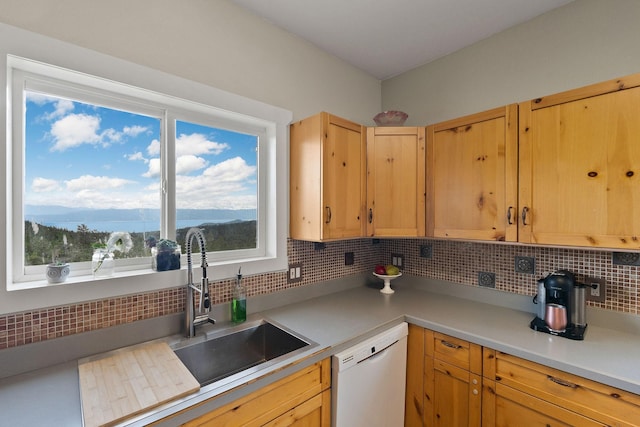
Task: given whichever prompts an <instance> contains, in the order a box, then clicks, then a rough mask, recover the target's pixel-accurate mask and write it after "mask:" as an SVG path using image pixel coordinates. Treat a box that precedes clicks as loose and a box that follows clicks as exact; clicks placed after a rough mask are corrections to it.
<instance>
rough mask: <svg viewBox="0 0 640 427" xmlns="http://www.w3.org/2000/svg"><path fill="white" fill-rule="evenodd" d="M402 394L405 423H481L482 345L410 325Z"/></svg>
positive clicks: (447, 426) (446, 426)
mask: <svg viewBox="0 0 640 427" xmlns="http://www.w3.org/2000/svg"><path fill="white" fill-rule="evenodd" d="M420 347H422V348H420ZM414 351H415V352H414ZM405 396H406V401H405V426H410V427H413V426H439V427H462V426H470V427H471V426H473V427H480V422H481V410H482V347H480V346H479V345H477V344H473V343H469V342H467V341H464V340H460V339H457V338H454V337H451V336H448V335H444V334H440V333H438V332H433V331H431V330H428V329H422V328H420V327H417V326H415V325H410V326H409V339H408V359H407V390H406V394H405Z"/></svg>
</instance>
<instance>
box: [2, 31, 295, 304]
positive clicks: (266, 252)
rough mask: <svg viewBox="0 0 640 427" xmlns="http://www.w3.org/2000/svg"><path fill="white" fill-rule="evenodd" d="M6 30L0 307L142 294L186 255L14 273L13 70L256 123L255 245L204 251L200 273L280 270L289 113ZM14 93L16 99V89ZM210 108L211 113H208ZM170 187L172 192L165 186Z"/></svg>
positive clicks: (188, 113)
mask: <svg viewBox="0 0 640 427" xmlns="http://www.w3.org/2000/svg"><path fill="white" fill-rule="evenodd" d="M9 33H16V34H13V35H12V36H10V37H9V38H3V42H0V60H1V61H2V62H4V64H2V66H1V67H0V79H2V80H4V81H5V82H6V83H7V84H6V85H5V88H6V89H3V90H6V93H5V97H4V99H6V100H7V103H6V104H5V105H2V109H3V110H4V111H0V120H2V121H4V123H2V125H4V126H3V128H4V129H6V132H5V134H6V138H7V139H6V140H5V147H6V150H1V151H2V153H1V154H0V155H1V156H2V161H3V162H4V164H5V165H6V171H7V172H6V174H5V175H4V176H3V177H2V178H1V179H3V180H4V185H3V186H1V188H2V190H3V191H2V194H1V195H0V200H1V201H2V203H4V206H3V208H4V209H3V211H4V212H5V214H6V227H5V228H4V229H3V230H0V234H2V236H0V238H1V237H4V240H5V241H6V245H5V247H4V248H3V250H5V251H6V252H5V256H4V257H0V274H2V275H3V277H5V278H6V286H4V287H1V286H0V314H1V313H8V312H16V311H22V310H27V309H33V308H41V307H47V306H52V305H63V304H70V303H75V302H81V301H87V300H93V299H100V298H108V297H114V296H119V295H125V294H132V293H143V292H148V291H153V290H159V289H166V288H171V287H176V286H180V285H182V284H184V283H186V272H185V268H184V266H185V264H186V263H183V268H182V270H175V271H168V272H153V271H151V270H150V268H149V269H141V270H127V267H123V268H122V269H121V270H122V271H117V272H116V274H115V276H114V277H113V278H109V279H100V280H97V279H96V280H94V279H93V278H92V277H91V276H75V277H71V278H69V279H68V280H67V282H65V283H63V284H60V285H48V284H47V283H46V281H44V280H43V279H40V280H37V281H30V280H26V279H29V278H28V277H24V276H22V275H21V274H16V269H17V268H18V265H17V264H16V262H15V259H14V258H15V256H14V254H18V256H19V257H20V258H22V257H23V255H22V254H23V253H24V249H23V248H22V240H20V241H19V242H17V239H16V238H14V233H16V231H17V228H18V225H19V228H20V230H21V231H20V233H23V229H24V225H23V222H22V212H21V211H20V209H21V206H22V204H21V203H19V206H16V203H14V201H13V200H12V194H13V190H14V186H15V183H16V181H17V180H18V179H20V180H22V179H23V178H22V176H20V177H18V176H16V175H15V174H13V171H14V170H15V171H16V172H19V171H21V170H22V169H21V167H23V166H19V167H18V168H14V167H13V164H15V163H14V161H15V158H14V157H15V156H14V154H15V153H14V152H13V151H12V144H11V143H10V142H11V141H12V138H13V137H14V136H15V134H16V132H17V131H16V129H15V128H14V127H13V126H15V125H16V123H17V122H19V121H20V120H18V121H15V120H12V118H15V114H16V113H15V111H16V110H15V109H14V110H13V111H12V108H11V107H12V106H13V105H14V104H15V103H16V102H17V99H16V98H15V97H16V96H18V95H17V94H16V91H17V90H18V89H17V88H15V87H13V86H11V85H13V84H14V83H15V80H16V79H14V77H15V75H14V74H20V73H22V74H20V75H18V77H19V78H18V80H20V79H22V77H24V76H26V77H27V78H32V79H33V81H34V82H35V81H37V80H38V79H37V76H44V77H45V78H44V79H43V82H44V84H45V85H46V84H51V85H55V84H58V83H60V82H62V84H63V85H64V86H65V87H67V85H68V87H69V88H70V90H82V88H83V86H84V87H89V88H92V89H97V90H98V92H99V91H104V92H103V93H113V94H114V95H117V96H116V98H120V99H121V100H124V101H130V102H135V101H136V100H137V99H141V98H142V99H144V100H145V101H146V102H148V103H149V105H150V106H152V107H153V108H159V109H162V108H163V106H164V105H166V102H167V99H170V100H171V104H172V107H171V109H170V111H171V112H170V113H169V114H167V116H166V117H167V118H168V120H167V121H166V122H165V123H170V122H171V120H172V119H173V118H178V119H179V120H185V121H193V122H196V123H201V124H205V125H212V126H218V127H223V128H230V127H229V126H228V124H229V123H231V124H233V126H232V127H231V129H232V130H236V129H238V127H237V126H245V129H247V130H248V131H249V132H251V133H255V132H256V130H259V131H261V132H262V133H261V136H260V144H261V149H260V151H259V153H260V154H259V156H260V157H259V160H258V164H259V165H261V166H262V168H261V169H263V170H261V171H259V172H258V173H260V174H261V175H260V179H259V182H260V184H261V187H260V189H259V190H258V197H259V203H262V204H261V205H259V206H261V208H259V209H258V212H259V215H260V217H259V218H258V230H259V233H262V234H259V236H258V248H257V249H256V251H253V253H251V251H249V252H246V251H244V252H243V253H242V254H240V253H238V252H236V251H231V252H235V256H238V255H242V256H244V258H242V259H237V258H235V256H234V254H232V257H233V258H232V257H229V253H225V254H222V253H220V254H216V253H212V254H209V269H208V276H209V278H210V279H211V280H219V279H224V278H230V277H234V275H235V274H236V273H237V271H238V267H239V266H242V271H243V273H245V274H258V273H265V272H272V271H285V270H286V269H287V242H286V240H287V239H286V237H287V223H288V210H287V190H288V185H287V179H288V174H287V169H288V156H287V145H288V144H287V138H288V124H289V123H290V122H291V120H292V114H291V112H290V111H286V110H283V109H281V108H278V107H274V106H270V105H267V104H264V103H261V102H258V101H255V100H251V99H247V98H244V97H241V96H237V95H234V94H230V93H228V92H224V91H221V90H218V89H215V88H212V87H210V86H206V85H202V84H199V83H196V82H193V81H189V80H186V79H182V78H179V77H176V76H173V75H168V74H166V73H163V72H160V71H157V70H153V69H149V68H146V67H142V66H139V65H137V64H133V63H130V62H127V61H122V60H119V59H116V58H112V57H109V56H107V55H103V54H99V53H96V52H92V51H88V50H86V49H82V48H79V47H77V46H73V45H69V44H67V43H63V42H59V41H57V40H53V39H50V38H47V37H44V36H40V35H37V34H34V33H30V32H25V31H23V30H18V29H13V28H12V27H7V26H4V25H2V24H0V34H2V35H7V34H9ZM5 41H6V42H5ZM27 58H28V59H27ZM71 70H73V71H71ZM20 92H21V93H20V95H19V97H20V103H22V98H21V97H22V88H20ZM20 108H21V109H22V106H21V107H20ZM212 112H215V114H213V115H212ZM199 115H200V116H199ZM212 117H215V118H214V119H212ZM194 118H195V119H196V120H194ZM200 119H202V120H200ZM19 126H21V124H19ZM165 127H166V125H165ZM20 137H21V131H20ZM263 139H264V141H263ZM18 158H20V157H19V156H18ZM266 165H268V166H266ZM265 169H266V170H265ZM20 182H21V181H20ZM168 187H171V185H168ZM171 191H175V188H173V189H172V190H171ZM169 199H171V197H170V198H169ZM173 200H175V198H173ZM19 201H20V202H21V199H20V200H19ZM174 208H175V206H174ZM168 212H173V213H174V214H175V210H172V209H168ZM15 218H18V220H17V221H16V220H14V219H15ZM171 221H173V225H171V224H170V222H171ZM163 222H165V223H166V224H164V225H165V226H168V227H169V229H173V230H174V231H175V217H174V218H171V217H169V218H165V219H164V220H163ZM17 223H20V224H17ZM18 236H21V234H20V235H18ZM178 243H181V244H182V243H183V242H178ZM21 265H22V261H21V259H20V266H21ZM2 270H4V271H2ZM198 270H199V269H198V268H194V275H195V277H194V280H198V279H199V277H198V275H199V271H198Z"/></svg>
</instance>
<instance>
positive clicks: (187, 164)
mask: <svg viewBox="0 0 640 427" xmlns="http://www.w3.org/2000/svg"><path fill="white" fill-rule="evenodd" d="M207 165H208V162H207V161H206V160H205V159H203V158H202V157H197V156H193V155H186V156H180V157H178V159H177V160H176V173H177V174H178V175H185V174H188V173H189V172H193V171H197V170H200V169H202V168H205V167H206V166H207Z"/></svg>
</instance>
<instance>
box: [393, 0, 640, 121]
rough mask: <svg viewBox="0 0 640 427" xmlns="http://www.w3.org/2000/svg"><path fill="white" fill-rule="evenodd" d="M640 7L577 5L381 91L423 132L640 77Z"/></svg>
mask: <svg viewBox="0 0 640 427" xmlns="http://www.w3.org/2000/svg"><path fill="white" fill-rule="evenodd" d="M639 41H640V1H638V0H606V1H605V0H575V1H574V2H572V3H569V4H568V5H566V6H564V7H561V8H559V9H556V10H553V11H551V12H549V13H546V14H544V15H541V16H539V17H537V18H535V19H533V20H531V21H529V22H526V23H524V24H522V25H519V26H516V27H513V28H511V29H509V30H506V31H503V32H501V33H499V34H496V35H494V36H492V37H490V38H488V39H485V40H483V41H481V42H479V43H476V44H475V45H472V46H470V47H468V48H465V49H462V50H460V51H458V52H455V53H453V54H451V55H448V56H446V57H443V58H441V59H439V60H437V61H434V62H432V63H430V64H427V65H424V66H422V67H419V68H417V69H414V70H412V71H410V72H407V73H405V74H402V75H400V76H398V77H395V78H392V79H389V80H386V81H384V82H383V83H382V100H383V104H382V105H383V109H384V110H390V109H400V110H402V111H405V112H407V113H408V114H409V119H408V121H407V123H406V124H407V125H412V126H415V125H425V124H432V123H437V122H440V121H443V120H447V119H451V118H455V117H460V116H463V115H466V114H471V113H476V112H480V111H484V110H487V109H489V108H493V107H497V106H501V105H505V104H509V103H512V102H519V101H525V100H529V99H533V98H537V97H540V96H544V95H549V94H553V93H556V92H560V91H563V90H568V89H573V88H577V87H581V86H584V85H587V84H590V83H596V82H600V81H603V80H608V79H612V78H616V77H621V76H625V75H628V74H633V73H637V72H640V44H639Z"/></svg>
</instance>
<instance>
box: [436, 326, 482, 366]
mask: <svg viewBox="0 0 640 427" xmlns="http://www.w3.org/2000/svg"><path fill="white" fill-rule="evenodd" d="M433 356H434V358H435V359H437V360H442V361H444V362H447V363H449V364H451V365H454V366H457V367H459V368H462V369H465V370H468V371H471V372H474V373H476V374H482V347H481V346H479V345H477V344H473V343H470V342H468V341H465V340H461V339H459V338H455V337H452V336H449V335H445V334H441V333H438V332H434V334H433Z"/></svg>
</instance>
